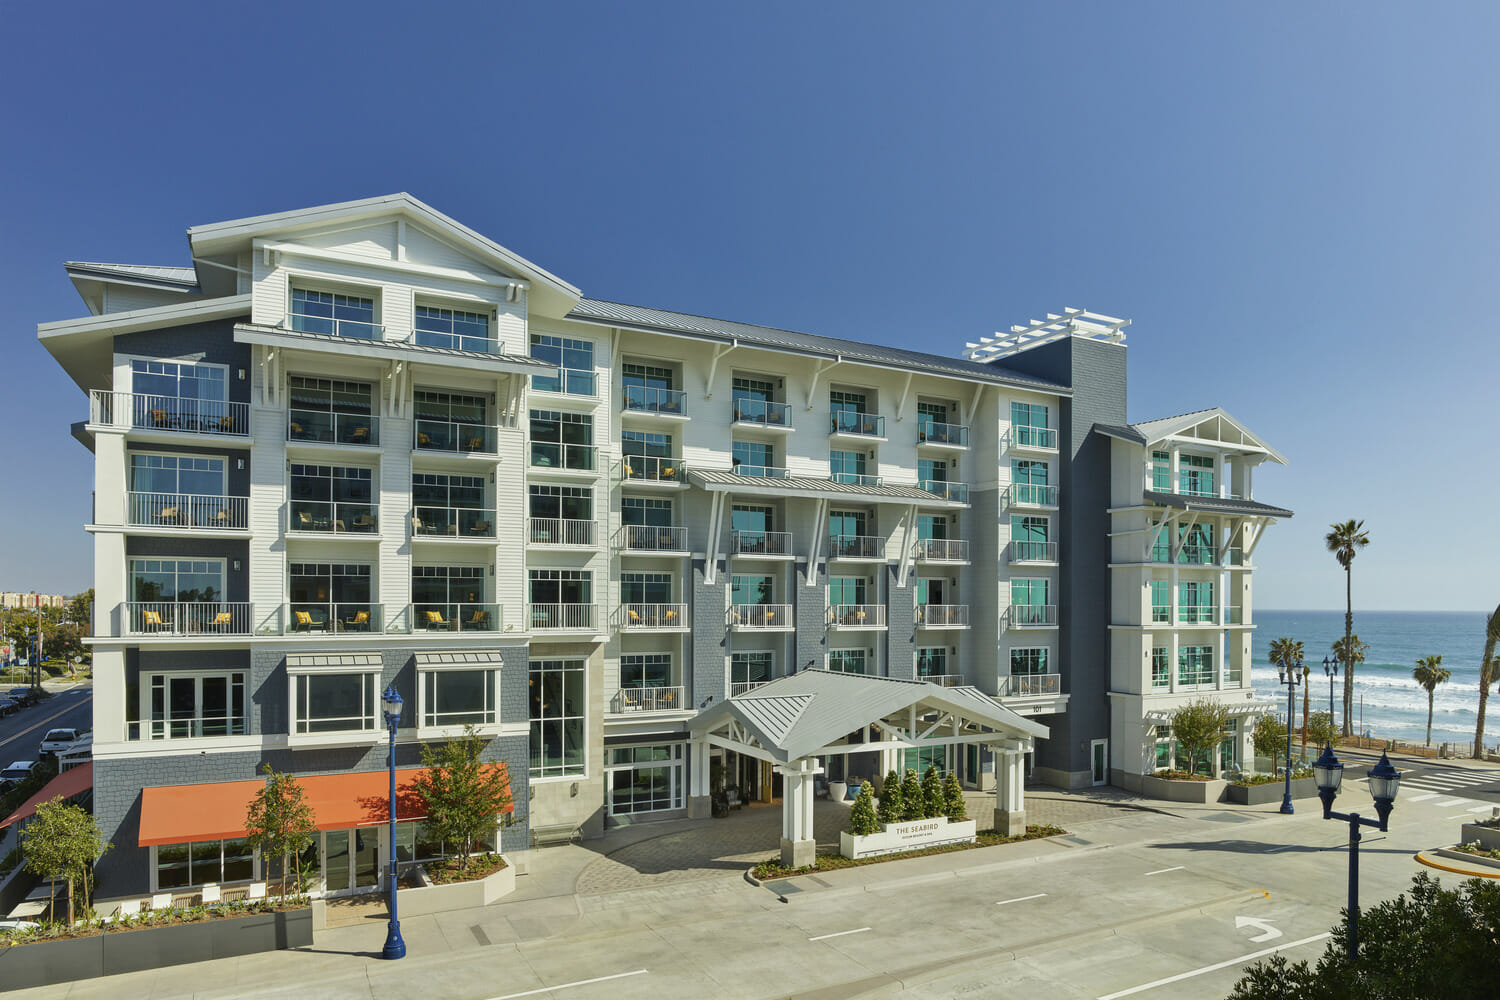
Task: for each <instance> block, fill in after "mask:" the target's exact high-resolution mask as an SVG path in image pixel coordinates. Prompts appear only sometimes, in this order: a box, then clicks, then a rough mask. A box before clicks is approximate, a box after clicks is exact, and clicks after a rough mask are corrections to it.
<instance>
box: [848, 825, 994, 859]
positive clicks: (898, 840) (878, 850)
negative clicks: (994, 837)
mask: <svg viewBox="0 0 1500 1000" xmlns="http://www.w3.org/2000/svg"><path fill="white" fill-rule="evenodd" d="M977 833H978V825H977V824H976V823H975V821H974V820H972V819H966V820H964V821H963V822H961V823H951V822H949V821H948V820H947V819H945V818H943V817H941V816H940V817H938V818H937V819H913V820H908V821H906V822H905V823H887V824H886V826H885V829H884V830H882V831H880V832H879V833H872V834H869V835H868V836H864V837H856V836H855V835H854V834H852V833H850V832H849V831H848V830H842V831H840V832H839V853H840V854H842V855H843V856H844V857H846V858H868V857H873V856H874V855H877V854H895V853H896V852H898V851H914V850H918V849H920V848H923V847H934V846H936V845H938V844H967V843H972V842H973V840H974V837H975V835H976V834H977Z"/></svg>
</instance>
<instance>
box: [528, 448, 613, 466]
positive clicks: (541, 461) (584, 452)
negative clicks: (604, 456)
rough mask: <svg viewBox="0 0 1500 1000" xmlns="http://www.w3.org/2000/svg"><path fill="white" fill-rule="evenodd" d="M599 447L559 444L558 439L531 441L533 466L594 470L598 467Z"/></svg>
mask: <svg viewBox="0 0 1500 1000" xmlns="http://www.w3.org/2000/svg"><path fill="white" fill-rule="evenodd" d="M598 459H599V448H598V446H596V445H592V444H559V443H558V442H556V441H533V442H531V466H532V468H534V469H568V470H571V471H576V472H593V471H594V470H595V469H596V468H598V465H599V462H598Z"/></svg>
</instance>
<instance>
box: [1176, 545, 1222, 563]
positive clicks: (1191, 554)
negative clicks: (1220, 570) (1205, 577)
mask: <svg viewBox="0 0 1500 1000" xmlns="http://www.w3.org/2000/svg"><path fill="white" fill-rule="evenodd" d="M1214 555H1215V553H1214V549H1213V546H1211V545H1184V546H1182V548H1180V549H1178V550H1177V562H1178V564H1179V565H1183V566H1212V565H1213V564H1214Z"/></svg>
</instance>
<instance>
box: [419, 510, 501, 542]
mask: <svg viewBox="0 0 1500 1000" xmlns="http://www.w3.org/2000/svg"><path fill="white" fill-rule="evenodd" d="M495 521H496V517H495V508H493V507H431V506H428V505H426V504H423V505H421V506H418V507H413V508H412V509H411V533H412V535H413V536H414V537H416V538H494V537H495Z"/></svg>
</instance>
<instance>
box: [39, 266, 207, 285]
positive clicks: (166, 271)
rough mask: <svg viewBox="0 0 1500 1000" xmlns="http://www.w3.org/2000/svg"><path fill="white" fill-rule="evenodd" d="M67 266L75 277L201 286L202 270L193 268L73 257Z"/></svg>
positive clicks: (137, 283)
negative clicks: (199, 281) (87, 259)
mask: <svg viewBox="0 0 1500 1000" xmlns="http://www.w3.org/2000/svg"><path fill="white" fill-rule="evenodd" d="M63 268H64V269H65V270H66V271H67V272H68V276H69V277H71V278H75V279H76V278H80V277H85V276H87V277H94V278H103V279H105V280H109V281H123V282H126V283H128V284H136V285H152V286H155V287H162V288H173V289H183V290H187V289H194V288H197V287H198V272H197V271H195V270H193V269H192V268H191V267H168V266H160V265H154V264H99V263H94V262H91V261H86V260H70V261H67V262H65V263H64V264H63Z"/></svg>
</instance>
